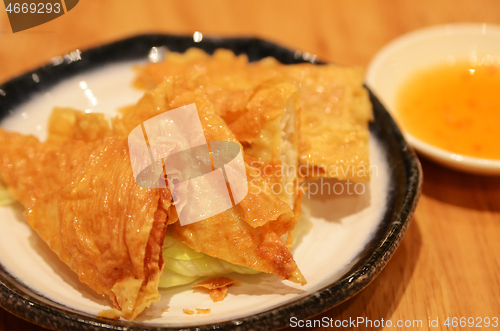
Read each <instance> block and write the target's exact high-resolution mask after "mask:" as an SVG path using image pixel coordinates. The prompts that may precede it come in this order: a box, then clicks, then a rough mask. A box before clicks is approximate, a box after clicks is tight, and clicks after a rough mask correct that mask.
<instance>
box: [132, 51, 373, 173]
mask: <svg viewBox="0 0 500 331" xmlns="http://www.w3.org/2000/svg"><path fill="white" fill-rule="evenodd" d="M137 70H138V75H137V79H136V82H135V84H136V86H139V87H143V88H144V87H149V88H151V87H153V86H156V85H158V84H159V83H160V82H162V81H163V79H165V78H166V77H168V76H170V75H177V74H178V73H179V72H185V73H186V72H187V73H189V74H191V75H199V76H203V77H204V79H205V81H206V83H204V85H205V86H206V87H207V93H208V94H209V97H210V98H211V99H212V100H213V101H214V99H215V101H214V102H213V103H214V105H215V109H216V111H217V112H218V113H219V114H220V115H221V116H222V117H223V118H224V119H225V120H226V121H228V123H232V122H233V117H235V116H236V117H239V118H241V119H240V121H241V123H242V126H243V127H245V128H246V130H247V132H246V133H250V134H252V135H255V132H256V131H258V130H260V126H258V117H257V116H256V114H255V113H254V112H252V111H249V110H248V109H247V108H245V106H246V104H247V103H248V102H249V100H250V99H251V97H252V96H253V95H254V89H255V88H256V87H257V86H258V85H259V84H261V83H262V82H264V81H266V80H269V79H272V78H281V79H285V80H286V81H287V82H288V83H290V84H292V85H294V86H295V87H296V88H297V90H298V99H299V104H300V107H299V108H300V150H299V154H300V155H299V161H300V165H301V169H303V171H301V175H302V176H304V177H307V178H316V177H330V178H337V179H348V180H353V181H368V180H369V153H368V138H369V131H368V122H369V121H370V120H372V116H373V115H372V111H371V105H370V102H369V99H368V93H367V91H366V89H364V87H363V73H362V71H361V69H360V68H350V67H342V66H337V65H331V64H330V65H314V64H310V63H304V64H297V65H282V64H280V63H279V62H278V61H276V60H275V59H272V58H266V59H263V60H261V61H257V62H252V63H248V58H247V57H246V56H245V55H239V56H236V55H234V54H233V53H232V52H231V51H228V50H217V51H216V52H215V53H214V54H213V55H212V56H209V55H207V54H206V53H204V52H203V51H201V50H198V49H190V50H188V51H187V52H186V53H184V54H179V53H174V52H170V53H168V54H167V56H166V58H165V60H164V61H162V62H160V63H150V64H147V65H145V66H142V67H139V68H138V69H137ZM228 109H232V112H228V111H227V110H228ZM245 111H248V113H245ZM256 123H257V124H256ZM230 127H231V125H230ZM231 128H232V127H231ZM235 132H238V129H235ZM236 136H237V138H238V139H239V140H240V141H242V142H245V141H248V142H250V143H251V142H252V141H251V140H249V138H248V137H247V136H245V135H241V134H236Z"/></svg>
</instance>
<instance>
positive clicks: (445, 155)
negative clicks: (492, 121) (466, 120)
mask: <svg viewBox="0 0 500 331" xmlns="http://www.w3.org/2000/svg"><path fill="white" fill-rule="evenodd" d="M463 60H469V61H471V62H474V61H477V62H478V63H481V61H490V62H492V64H493V65H500V26H499V25H493V24H480V23H459V24H447V25H439V26H432V27H428V28H423V29H420V30H416V31H413V32H410V33H407V34H405V35H402V36H400V37H398V38H396V39H395V40H393V41H391V42H390V43H389V44H387V45H386V46H384V47H383V48H382V49H381V50H380V51H379V52H378V53H377V54H376V55H375V57H374V58H373V59H372V61H371V62H370V64H369V65H368V69H367V73H366V85H367V86H368V87H369V88H370V89H371V90H372V91H373V93H374V94H375V95H376V96H377V97H378V98H379V100H380V101H381V102H382V104H384V106H385V107H386V109H387V110H388V111H389V112H390V113H391V115H392V116H393V117H394V119H395V120H396V122H399V121H398V114H397V110H396V107H395V100H396V96H397V93H398V91H399V88H400V87H401V85H402V84H403V83H405V82H406V81H407V80H408V79H409V78H410V77H411V76H412V75H413V74H415V73H416V72H418V71H420V70H422V69H427V68H429V67H432V66H435V65H439V64H443V63H447V62H448V63H450V62H452V63H454V61H463ZM499 111H500V110H499ZM401 128H402V130H403V132H405V128H404V127H401ZM499 130H500V128H499ZM405 137H406V139H407V140H408V142H409V143H410V144H411V145H412V146H413V147H414V148H415V149H416V150H417V151H419V152H420V153H422V154H423V155H425V156H427V157H428V158H430V159H432V160H435V161H436V162H438V163H441V164H443V165H445V166H448V167H450V168H454V169H457V170H462V171H466V172H470V173H476V174H485V175H500V160H491V159H483V158H477V157H470V156H464V155H459V154H456V153H453V152H450V151H447V150H444V149H441V148H438V147H435V146H433V145H431V144H429V143H426V142H424V141H422V140H420V139H418V138H416V137H414V136H412V135H411V134H408V132H405ZM499 143H500V142H499Z"/></svg>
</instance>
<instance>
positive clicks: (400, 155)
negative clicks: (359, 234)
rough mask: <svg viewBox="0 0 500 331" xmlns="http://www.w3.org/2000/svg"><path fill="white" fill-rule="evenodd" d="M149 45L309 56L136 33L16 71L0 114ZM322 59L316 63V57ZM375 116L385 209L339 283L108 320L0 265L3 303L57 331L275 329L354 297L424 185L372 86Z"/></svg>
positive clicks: (248, 42) (4, 90) (389, 249)
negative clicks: (234, 315)
mask: <svg viewBox="0 0 500 331" xmlns="http://www.w3.org/2000/svg"><path fill="white" fill-rule="evenodd" d="M152 47H166V48H167V49H168V50H171V51H177V52H183V51H185V50H186V49H188V48H189V47H198V48H202V49H204V50H205V51H207V52H208V53H213V51H214V50H216V49H218V48H227V49H230V50H232V51H234V52H235V53H236V54H242V53H244V54H247V55H248V57H249V59H250V60H251V61H254V60H259V59H261V58H264V57H267V56H273V57H275V58H276V59H278V60H279V61H280V62H282V63H285V64H294V63H301V62H313V63H317V62H315V61H314V59H315V57H314V56H311V54H309V53H303V52H300V51H291V50H289V49H286V48H283V47H281V46H278V45H276V44H273V43H271V42H268V41H265V40H261V39H257V38H203V40H202V41H201V42H195V41H194V40H193V37H192V36H172V35H157V34H153V35H140V36H136V37H132V38H128V39H124V40H121V41H117V42H114V43H111V44H108V45H105V46H100V47H97V48H93V49H90V50H86V51H82V52H79V51H75V52H71V53H68V54H66V55H63V56H61V57H58V58H55V59H53V61H52V63H51V64H48V65H45V66H43V67H41V68H38V69H36V70H33V71H31V72H28V73H26V74H24V75H21V76H19V77H16V78H14V79H12V80H10V81H8V82H6V83H4V84H3V85H1V86H0V119H3V118H4V117H6V116H8V115H9V114H11V113H12V111H13V110H15V108H16V107H18V106H19V105H20V104H22V103H23V102H26V101H27V99H29V97H31V96H33V95H34V94H36V93H37V92H42V91H44V90H46V89H49V88H51V87H53V86H54V85H55V84H57V83H59V82H61V81H62V80H64V79H67V78H69V77H72V76H74V75H76V74H78V73H82V72H86V71H88V70H92V69H98V68H99V67H102V66H105V65H107V64H110V63H113V62H115V63H116V62H120V61H131V60H139V59H147V57H148V54H149V53H150V51H151V48H152ZM318 64H321V63H318ZM370 100H371V102H372V104H373V112H374V117H375V120H374V121H373V122H372V123H371V124H370V132H371V134H372V135H375V136H376V137H377V138H378V139H379V140H380V141H382V142H383V143H384V144H383V145H384V148H385V153H386V157H387V160H388V163H389V166H390V176H391V192H390V194H389V198H388V201H387V209H386V212H385V215H384V216H383V219H382V220H381V223H380V225H379V227H378V229H377V230H376V232H375V234H374V236H373V238H372V239H371V240H370V242H369V243H368V244H367V246H366V247H365V249H364V250H363V251H362V252H361V253H360V254H359V256H358V258H357V260H356V263H355V264H354V265H353V266H352V267H351V268H350V269H349V270H348V271H347V272H345V274H344V275H343V276H342V277H341V278H340V279H338V280H337V281H335V282H333V283H331V284H328V285H325V286H324V287H323V288H321V289H320V290H318V291H317V292H315V293H312V294H310V295H308V296H306V297H303V298H300V299H297V300H296V301H293V302H289V303H286V304H283V305H282V306H279V307H276V308H272V309H270V310H268V311H265V312H262V313H258V314H256V315H252V316H248V317H243V318H238V319H236V320H232V321H225V322H220V323H215V324H205V325H198V326H187V327H161V325H158V324H155V325H152V324H149V325H148V324H144V323H138V322H130V321H124V320H118V321H115V320H108V319H103V318H99V317H97V316H94V315H90V314H86V313H83V312H80V311H77V310H74V309H72V308H68V307H65V306H62V305H60V304H58V303H56V302H54V301H51V300H49V299H47V298H44V297H43V296H41V295H39V294H37V293H36V292H35V291H33V290H31V289H30V288H29V287H28V286H27V285H25V284H22V283H20V282H19V281H18V280H16V279H14V278H13V277H12V276H11V275H10V274H9V273H8V272H7V271H6V270H5V269H4V267H3V266H2V265H1V263H0V305H1V306H2V307H4V308H5V309H6V310H8V311H10V312H12V313H13V314H15V315H17V316H19V317H21V318H23V319H26V320H27V321H29V322H32V323H35V324H38V325H41V326H44V327H47V328H51V329H57V330H103V329H106V330H165V331H166V330H181V329H182V330H186V331H187V330H214V329H218V330H274V329H280V328H284V327H286V326H288V325H289V321H290V318H291V317H296V318H298V319H307V318H310V317H312V316H315V315H317V314H320V313H322V312H324V311H326V310H328V309H330V308H332V307H334V306H336V305H338V304H340V303H342V302H343V301H345V300H347V299H349V298H351V297H352V296H354V295H355V294H357V293H358V292H360V291H361V290H362V289H363V288H365V287H366V286H367V285H368V284H369V283H370V282H371V281H372V280H373V279H374V278H375V277H376V276H377V275H378V274H379V273H380V271H381V270H382V269H383V268H384V267H385V265H386V264H387V262H388V261H389V259H390V257H391V256H392V254H393V252H394V250H395V249H396V247H397V246H398V244H399V242H400V241H401V239H402V237H403V235H404V233H405V231H406V228H407V227H408V224H409V223H410V220H411V218H412V215H413V212H414V210H415V207H416V205H417V202H418V199H419V196H420V192H421V184H422V171H421V167H420V163H419V161H418V159H417V157H416V155H415V153H414V152H413V151H412V149H411V148H410V147H409V146H408V144H407V143H406V141H405V139H404V138H403V136H402V134H401V132H400V131H399V129H398V127H397V126H396V124H395V123H394V121H393V120H392V118H391V117H390V115H389V114H388V113H387V111H386V110H385V109H384V107H383V105H382V104H381V103H380V102H379V101H378V99H377V98H376V97H375V96H374V95H373V94H372V93H371V92H370Z"/></svg>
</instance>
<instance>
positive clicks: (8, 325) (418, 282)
mask: <svg viewBox="0 0 500 331" xmlns="http://www.w3.org/2000/svg"><path fill="white" fill-rule="evenodd" d="M0 21H1V23H0V31H1V32H0V83H2V82H5V81H7V80H8V79H10V78H12V77H14V76H16V75H18V74H21V73H22V72H24V71H26V70H29V69H30V68H35V67H36V66H39V65H41V64H43V63H46V62H47V61H48V60H49V59H50V58H51V57H53V56H56V55H60V54H62V53H65V52H68V51H71V50H74V49H76V48H80V49H85V48H88V47H92V46H95V45H99V44H103V43H107V42H110V41H113V40H116V39H120V38H124V37H127V36H131V35H135V34H140V33H145V32H166V33H177V34H192V33H193V32H194V31H201V32H203V33H204V34H205V35H224V36H228V35H231V36H241V35H244V36H258V37H262V38H266V39H269V40H271V41H274V42H277V43H279V44H282V45H284V46H287V47H289V48H292V49H299V50H303V51H308V52H311V53H315V54H317V55H318V56H319V58H320V59H322V60H325V61H335V62H337V63H341V64H346V65H354V64H356V65H361V66H366V65H367V64H368V63H369V61H370V59H371V58H372V57H373V56H374V54H375V53H376V52H377V51H378V50H379V49H380V48H381V47H382V46H383V45H384V44H386V43H387V42H389V41H390V40H391V39H393V38H395V37H397V36H399V35H401V34H403V33H405V32H408V31H411V30H413V29H417V28H420V27H424V26H429V25H434V24H441V23H451V22H487V23H497V24H500V1H493V0H491V1H473V0H470V1H461V0H455V1H451V0H450V1H435V0H433V1H429V0H425V1H422V0H420V1H416V0H415V1H388V0H387V1H376V0H366V1H360V0H356V1H346V0H344V1H305V0H302V1H290V0H287V1H231V0H226V1H222V0H220V1H206V0H200V1H159V0H156V1H155V0H142V1H124V0H105V1H104V0H101V1H97V0H85V1H80V3H79V4H78V5H77V6H76V7H75V8H74V9H73V10H72V11H71V12H69V13H67V14H65V15H63V16H62V17H59V18H57V19H56V20H53V21H51V22H48V23H46V24H44V25H41V26H38V27H35V28H33V29H30V30H26V31H23V32H19V33H15V34H13V33H12V32H11V30H10V27H9V25H8V22H7V15H6V13H5V10H4V8H3V4H2V5H0ZM422 164H423V169H424V174H425V180H424V187H423V195H422V198H421V200H420V204H419V206H418V208H417V211H416V213H415V217H414V219H413V221H412V223H411V225H410V227H409V229H408V231H407V233H406V235H405V237H404V239H403V241H402V243H401V245H400V247H399V248H398V250H397V251H396V253H395V255H394V256H393V258H392V259H391V261H390V262H389V264H388V265H387V267H386V268H385V269H384V270H383V271H382V273H381V274H380V275H379V277H378V278H377V279H376V280H375V281H374V282H373V283H371V284H370V285H369V286H368V287H367V288H366V289H365V290H364V291H363V292H361V293H360V294H358V295H357V296H355V297H354V298H352V299H351V300H349V301H347V302H345V303H344V304H342V305H340V306H338V307H335V308H333V309H331V310H330V311H328V312H326V313H324V314H323V315H320V316H318V317H317V318H321V317H323V316H329V317H331V318H334V319H348V318H349V317H352V318H355V317H358V316H361V317H367V318H370V319H371V320H380V319H382V318H383V319H384V320H387V319H390V320H392V321H393V322H394V323H396V321H397V320H404V319H412V320H413V319H420V320H423V321H427V320H428V318H429V317H430V318H432V319H435V318H436V317H439V320H440V323H441V327H440V328H433V330H439V329H447V328H446V327H445V326H443V325H442V323H443V321H444V320H445V319H446V317H458V318H460V317H466V318H468V317H487V316H488V317H493V316H497V317H499V318H500V303H499V301H500V300H499V298H500V277H499V275H500V263H499V259H500V178H495V177H482V176H474V175H468V174H464V173H459V172H455V171H452V170H449V169H446V168H443V167H441V166H439V165H436V164H434V163H432V162H430V161H427V160H425V159H423V160H422ZM499 328H500V327H499ZM392 329H393V330H397V328H392ZM402 329H405V330H410V328H402ZM423 329H427V327H426V326H425V327H424V328H423ZM457 329H460V328H457ZM464 329H467V328H464ZM6 330H42V328H40V327H37V326H34V325H32V324H29V323H27V322H24V321H22V320H20V319H18V318H16V317H14V316H13V315H11V314H10V313H8V312H5V311H4V310H2V309H1V308H0V331H6Z"/></svg>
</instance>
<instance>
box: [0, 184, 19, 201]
mask: <svg viewBox="0 0 500 331" xmlns="http://www.w3.org/2000/svg"><path fill="white" fill-rule="evenodd" d="M14 201H16V200H15V199H14V198H13V197H12V196H11V195H10V193H9V191H8V190H7V188H6V187H3V185H2V184H0V206H7V205H10V204H12V203H14Z"/></svg>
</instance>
